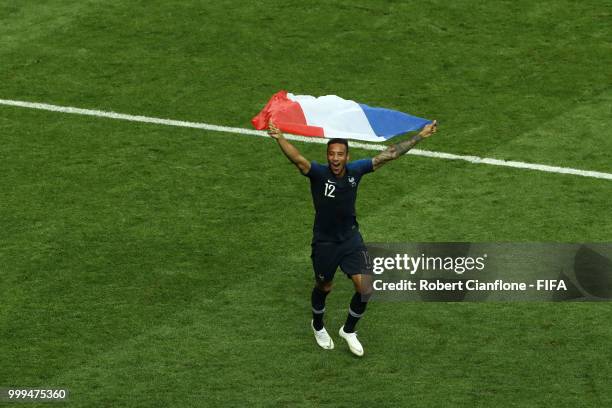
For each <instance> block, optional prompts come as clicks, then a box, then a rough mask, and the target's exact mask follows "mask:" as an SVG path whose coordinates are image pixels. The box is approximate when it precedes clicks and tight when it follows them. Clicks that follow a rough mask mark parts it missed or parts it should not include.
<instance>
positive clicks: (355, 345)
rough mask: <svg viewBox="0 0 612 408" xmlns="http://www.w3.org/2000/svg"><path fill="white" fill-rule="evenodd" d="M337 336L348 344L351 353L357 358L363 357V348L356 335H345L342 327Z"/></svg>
mask: <svg viewBox="0 0 612 408" xmlns="http://www.w3.org/2000/svg"><path fill="white" fill-rule="evenodd" d="M338 334H339V335H340V337H342V338H343V339H344V340H346V343H347V344H348V346H349V349H350V350H351V353H353V354H354V355H356V356H359V357H361V356H363V346H362V345H361V343H360V342H359V340H358V339H357V333H346V332H345V331H344V326H342V327H341V328H340V331H339V332H338Z"/></svg>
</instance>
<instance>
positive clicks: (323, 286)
mask: <svg viewBox="0 0 612 408" xmlns="http://www.w3.org/2000/svg"><path fill="white" fill-rule="evenodd" d="M332 286H333V283H332V282H317V288H318V289H319V290H322V291H323V292H331V290H332Z"/></svg>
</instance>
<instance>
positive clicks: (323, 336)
mask: <svg viewBox="0 0 612 408" xmlns="http://www.w3.org/2000/svg"><path fill="white" fill-rule="evenodd" d="M310 327H312V331H313V332H314V336H315V340H316V341H317V344H318V345H319V346H321V347H322V348H324V349H325V350H332V349H333V348H334V341H333V340H332V338H331V336H330V335H329V333H327V330H325V327H323V328H322V329H321V330H315V328H314V325H313V324H312V320H311V321H310Z"/></svg>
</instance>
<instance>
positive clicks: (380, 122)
mask: <svg viewBox="0 0 612 408" xmlns="http://www.w3.org/2000/svg"><path fill="white" fill-rule="evenodd" d="M359 106H361V109H363V112H364V113H365V115H366V118H367V119H368V122H370V126H372V129H373V130H374V133H376V135H378V136H381V137H384V138H385V139H390V138H392V137H394V136H398V135H401V134H402V133H406V132H412V131H414V130H419V129H421V128H423V126H425V125H427V124H428V123H431V122H432V121H431V120H428V119H423V118H419V117H416V116H412V115H408V114H407V113H403V112H399V111H395V110H391V109H385V108H373V107H371V106H368V105H364V104H361V103H360V104H359Z"/></svg>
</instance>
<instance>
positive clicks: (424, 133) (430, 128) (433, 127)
mask: <svg viewBox="0 0 612 408" xmlns="http://www.w3.org/2000/svg"><path fill="white" fill-rule="evenodd" d="M437 131H438V121H437V120H434V121H433V122H432V123H430V124H429V125H426V126H425V127H424V128H423V130H421V132H420V133H419V136H421V137H422V138H426V137H429V136H431V135H433V134H434V133H436V132H437Z"/></svg>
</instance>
